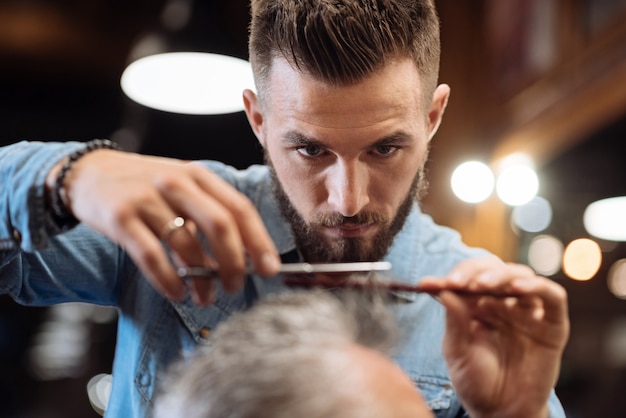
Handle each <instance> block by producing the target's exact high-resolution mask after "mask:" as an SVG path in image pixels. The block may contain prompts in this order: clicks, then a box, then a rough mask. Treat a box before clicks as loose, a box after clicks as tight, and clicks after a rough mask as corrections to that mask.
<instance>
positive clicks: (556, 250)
mask: <svg viewBox="0 0 626 418" xmlns="http://www.w3.org/2000/svg"><path fill="white" fill-rule="evenodd" d="M562 257H563V243H562V242H561V241H560V240H559V239H558V238H556V237H553V236H552V235H539V236H536V237H535V238H533V239H532V241H531V242H530V245H529V246H528V264H529V265H530V267H532V268H533V269H534V270H535V271H536V272H537V274H541V275H543V276H552V275H553V274H556V273H557V272H558V271H559V270H560V269H561V259H562Z"/></svg>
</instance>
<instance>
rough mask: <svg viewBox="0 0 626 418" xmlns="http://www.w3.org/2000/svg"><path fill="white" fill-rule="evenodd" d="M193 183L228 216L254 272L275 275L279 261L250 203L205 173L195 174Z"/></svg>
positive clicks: (230, 187) (223, 182)
mask: <svg viewBox="0 0 626 418" xmlns="http://www.w3.org/2000/svg"><path fill="white" fill-rule="evenodd" d="M198 168H199V167H198ZM196 180H197V183H198V185H199V187H201V188H202V190H203V191H204V192H205V193H206V194H207V195H210V196H214V197H215V199H217V201H218V202H219V204H220V205H223V207H224V208H225V209H227V211H228V213H230V214H231V215H232V219H233V221H234V222H235V223H236V225H237V228H238V232H239V236H240V237H241V241H242V243H243V248H245V250H246V253H247V255H248V257H249V258H250V260H251V261H252V264H253V265H254V268H255V270H256V271H257V272H258V273H260V274H261V275H264V276H272V275H274V274H276V273H277V272H278V269H279V267H280V258H279V256H278V253H277V251H276V247H275V246H274V242H273V241H272V239H271V237H270V235H269V233H268V232H267V229H266V228H265V225H264V224H263V221H262V219H261V216H260V215H259V213H258V211H257V209H256V208H255V207H254V205H253V204H252V203H251V202H250V200H248V198H247V197H245V196H244V195H243V194H241V193H239V192H238V191H237V190H236V189H234V188H233V187H232V186H230V185H229V184H228V183H226V182H225V181H224V180H222V179H221V178H220V177H218V176H216V175H214V174H213V173H211V172H209V171H207V170H203V169H202V171H201V172H198V173H197V175H196Z"/></svg>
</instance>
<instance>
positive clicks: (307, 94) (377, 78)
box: [266, 58, 422, 129]
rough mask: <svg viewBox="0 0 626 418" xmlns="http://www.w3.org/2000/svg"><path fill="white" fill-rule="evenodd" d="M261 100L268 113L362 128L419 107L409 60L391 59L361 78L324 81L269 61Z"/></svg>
mask: <svg viewBox="0 0 626 418" xmlns="http://www.w3.org/2000/svg"><path fill="white" fill-rule="evenodd" d="M270 86H271V87H270V89H269V91H268V93H269V94H270V96H269V97H267V98H266V99H267V100H266V105H267V106H268V110H269V111H270V112H276V113H277V114H279V115H281V116H284V117H287V118H290V119H295V120H300V121H302V122H304V123H308V124H311V125H314V126H320V127H327V128H333V129H358V128H367V127H369V126H372V125H376V124H378V123H383V122H385V121H389V120H393V119H401V118H407V117H415V115H416V114H417V113H418V112H419V111H420V108H421V103H420V99H421V97H422V96H421V94H420V91H421V89H420V87H421V83H420V79H419V73H418V72H417V69H416V67H415V65H414V64H413V63H412V61H410V60H404V61H395V62H392V63H390V64H388V65H387V66H386V67H384V68H383V69H382V70H381V71H379V72H377V73H374V74H372V75H371V76H369V77H367V78H365V79H364V80H362V81H360V82H358V83H354V84H348V85H336V84H330V83H326V82H323V81H320V80H318V79H315V78H313V77H312V76H310V75H307V74H305V73H303V72H301V71H299V70H298V69H296V68H294V67H293V66H292V65H291V64H290V63H289V62H287V61H286V60H285V59H281V58H276V59H275V60H274V64H273V68H272V75H271V77H270Z"/></svg>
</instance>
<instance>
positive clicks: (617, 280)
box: [607, 258, 626, 299]
mask: <svg viewBox="0 0 626 418" xmlns="http://www.w3.org/2000/svg"><path fill="white" fill-rule="evenodd" d="M607 285H608V287H609V290H610V291H611V293H613V295H615V296H616V297H618V298H620V299H626V258H622V259H621V260H617V261H616V262H615V263H613V265H612V266H611V268H610V269H609V276H608V279H607Z"/></svg>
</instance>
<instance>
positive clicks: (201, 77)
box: [121, 52, 254, 115]
mask: <svg viewBox="0 0 626 418" xmlns="http://www.w3.org/2000/svg"><path fill="white" fill-rule="evenodd" d="M121 86H122V90H123V91H124V93H125V94H126V95H127V96H128V97H130V98H131V99H132V100H134V101H135V102H137V103H139V104H142V105H144V106H146V107H149V108H152V109H157V110H162V111H166V112H173V113H182V114H189V115H216V114H224V113H233V112H238V111H241V110H243V99H242V92H243V90H245V89H252V90H253V89H254V79H253V77H252V68H251V65H250V63H249V62H248V61H246V60H242V59H240V58H235V57H231V56H226V55H220V54H212V53H205V52H171V53H164V54H155V55H150V56H147V57H144V58H140V59H138V60H137V61H134V62H133V63H131V64H130V65H129V66H128V67H127V68H126V69H125V70H124V73H123V74H122V78H121Z"/></svg>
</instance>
